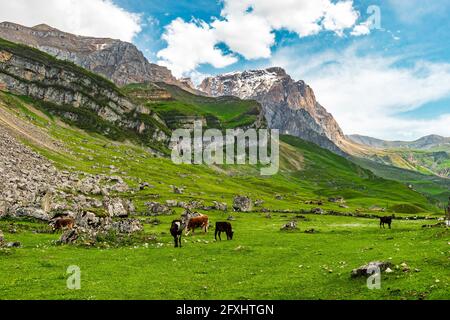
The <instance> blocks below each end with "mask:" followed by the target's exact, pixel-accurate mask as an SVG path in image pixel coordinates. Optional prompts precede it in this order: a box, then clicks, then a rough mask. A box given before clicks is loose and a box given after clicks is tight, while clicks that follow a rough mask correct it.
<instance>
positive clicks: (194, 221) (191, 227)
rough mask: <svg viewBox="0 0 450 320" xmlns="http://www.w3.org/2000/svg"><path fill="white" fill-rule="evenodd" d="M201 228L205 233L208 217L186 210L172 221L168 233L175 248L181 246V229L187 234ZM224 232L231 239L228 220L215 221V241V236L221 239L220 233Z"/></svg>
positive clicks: (231, 231)
mask: <svg viewBox="0 0 450 320" xmlns="http://www.w3.org/2000/svg"><path fill="white" fill-rule="evenodd" d="M197 228H201V229H202V230H203V231H204V232H205V233H207V232H208V228H209V217H208V216H207V215H204V214H200V213H194V214H192V213H191V212H189V211H187V212H185V213H184V214H183V215H182V218H181V219H179V220H174V221H172V225H171V227H170V234H171V235H172V236H173V239H174V242H175V248H178V247H180V248H181V236H182V235H183V231H185V230H186V232H185V235H186V236H187V235H189V234H190V233H191V232H192V234H194V232H195V229H197ZM222 232H225V233H226V235H227V240H232V239H233V234H234V232H233V227H232V226H231V223H229V222H216V229H215V236H214V238H215V239H216V241H217V236H219V240H221V241H222V237H221V234H222Z"/></svg>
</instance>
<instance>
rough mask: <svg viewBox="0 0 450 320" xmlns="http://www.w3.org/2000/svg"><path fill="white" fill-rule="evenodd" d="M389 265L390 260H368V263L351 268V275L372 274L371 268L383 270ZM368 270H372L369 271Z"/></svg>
mask: <svg viewBox="0 0 450 320" xmlns="http://www.w3.org/2000/svg"><path fill="white" fill-rule="evenodd" d="M390 267H392V263H390V262H380V261H374V262H369V263H368V264H366V265H363V266H361V267H359V268H357V269H353V270H352V273H351V276H352V278H358V277H368V276H370V275H371V274H372V272H373V270H380V272H383V271H386V270H387V269H388V268H390ZM370 271H372V272H371V273H369V272H370Z"/></svg>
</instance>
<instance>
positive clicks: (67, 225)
mask: <svg viewBox="0 0 450 320" xmlns="http://www.w3.org/2000/svg"><path fill="white" fill-rule="evenodd" d="M74 226H75V220H74V219H72V218H58V219H57V220H56V221H55V222H54V224H53V231H56V230H64V229H67V230H72V229H73V227H74Z"/></svg>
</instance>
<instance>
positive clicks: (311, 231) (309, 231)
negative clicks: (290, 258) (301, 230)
mask: <svg viewBox="0 0 450 320" xmlns="http://www.w3.org/2000/svg"><path fill="white" fill-rule="evenodd" d="M305 233H308V234H314V233H317V231H316V230H315V229H309V230H305Z"/></svg>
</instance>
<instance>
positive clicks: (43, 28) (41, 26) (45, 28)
mask: <svg viewBox="0 0 450 320" xmlns="http://www.w3.org/2000/svg"><path fill="white" fill-rule="evenodd" d="M31 29H34V30H38V31H59V30H58V29H56V28H53V27H50V26H49V25H48V24H45V23H41V24H38V25H36V26H34V27H33V28H31Z"/></svg>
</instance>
